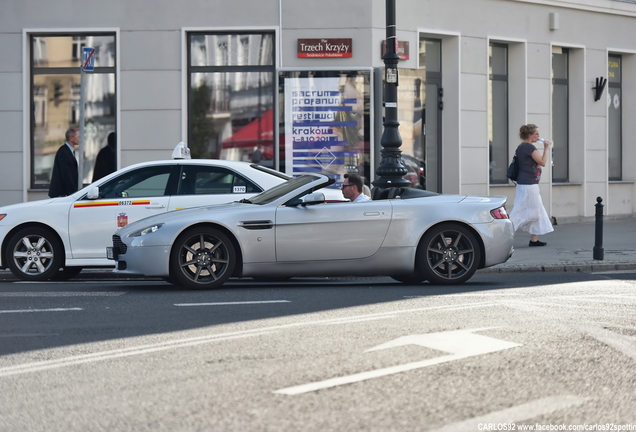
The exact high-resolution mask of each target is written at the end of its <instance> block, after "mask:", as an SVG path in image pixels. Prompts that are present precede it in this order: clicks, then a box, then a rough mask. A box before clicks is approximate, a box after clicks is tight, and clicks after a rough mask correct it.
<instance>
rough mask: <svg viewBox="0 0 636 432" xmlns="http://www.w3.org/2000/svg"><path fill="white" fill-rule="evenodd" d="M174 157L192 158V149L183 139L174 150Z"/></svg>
mask: <svg viewBox="0 0 636 432" xmlns="http://www.w3.org/2000/svg"><path fill="white" fill-rule="evenodd" d="M172 159H192V158H191V157H190V149H189V148H188V145H187V144H186V143H184V142H183V141H181V142H180V143H179V144H177V146H176V147H175V148H174V151H173V152H172Z"/></svg>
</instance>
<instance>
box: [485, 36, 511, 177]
mask: <svg viewBox="0 0 636 432" xmlns="http://www.w3.org/2000/svg"><path fill="white" fill-rule="evenodd" d="M489 52H490V55H489V78H490V79H489V80H488V105H489V106H488V137H489V154H490V167H489V171H490V183H491V184H505V183H508V177H507V176H506V171H507V169H508V164H509V163H510V162H509V159H511V158H512V156H511V157H510V158H509V157H508V46H507V45H504V44H498V43H491V44H490V47H489Z"/></svg>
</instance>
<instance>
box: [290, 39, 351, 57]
mask: <svg viewBox="0 0 636 432" xmlns="http://www.w3.org/2000/svg"><path fill="white" fill-rule="evenodd" d="M352 55H353V50H352V43H351V39H298V57H300V58H334V57H335V58H338V57H351V56H352Z"/></svg>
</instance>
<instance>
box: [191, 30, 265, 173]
mask: <svg viewBox="0 0 636 432" xmlns="http://www.w3.org/2000/svg"><path fill="white" fill-rule="evenodd" d="M274 40H275V39H274V33H266V32H258V33H256V32H237V33H200V32H193V33H189V34H188V89H189V94H188V134H189V136H188V146H189V147H190V150H191V152H192V157H193V158H195V159H196V158H202V159H206V158H212V159H228V160H240V161H249V160H251V156H252V153H253V152H254V151H255V150H256V149H257V148H258V147H259V146H261V147H262V149H263V150H262V152H261V153H262V157H261V159H260V162H259V163H260V164H262V165H265V166H269V167H275V163H274V141H273V140H274V123H273V118H274V116H273V110H274V91H275V75H274V73H275V70H276V68H275V65H274V59H275V53H274Z"/></svg>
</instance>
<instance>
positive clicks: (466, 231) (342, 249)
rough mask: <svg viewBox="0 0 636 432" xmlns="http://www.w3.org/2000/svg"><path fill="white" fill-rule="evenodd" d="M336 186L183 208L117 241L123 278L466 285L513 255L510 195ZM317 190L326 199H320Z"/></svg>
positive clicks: (312, 185)
mask: <svg viewBox="0 0 636 432" xmlns="http://www.w3.org/2000/svg"><path fill="white" fill-rule="evenodd" d="M332 183H333V179H331V178H329V177H327V176H324V175H322V174H310V175H303V176H301V177H297V178H294V179H291V180H289V181H287V182H285V183H281V184H280V185H278V186H275V187H273V188H271V189H269V190H267V191H265V192H262V193H260V194H258V195H255V196H253V197H251V198H249V199H243V200H241V201H240V202H234V203H229V204H219V205H210V206H204V207H196V208H190V209H184V210H176V211H172V212H167V213H164V214H161V215H157V216H152V217H149V218H146V219H142V220H139V221H137V222H134V223H132V224H130V225H128V226H126V227H124V228H122V229H120V230H119V231H117V233H116V234H115V235H114V236H113V247H112V249H109V250H108V254H107V255H109V256H110V257H112V259H114V260H116V262H117V263H116V268H115V270H114V271H115V272H116V273H120V274H130V275H146V276H155V277H162V278H164V279H166V280H168V281H170V282H172V283H174V284H176V285H180V286H182V287H185V288H190V289H213V288H218V287H220V286H221V285H223V283H224V282H226V281H227V280H228V278H230V277H231V276H236V277H247V276H251V277H254V278H263V279H265V278H286V277H294V276H391V277H393V278H394V279H396V280H398V281H400V282H405V283H418V282H422V281H425V280H427V281H429V282H430V283H434V284H460V283H463V282H465V281H467V280H468V279H470V277H471V276H472V275H473V274H474V273H475V271H476V270H477V269H479V268H483V267H489V266H492V265H495V264H499V263H503V262H505V261H506V260H508V258H509V257H510V256H511V255H512V252H513V239H514V231H513V227H512V223H511V221H510V219H508V214H507V213H506V210H505V208H504V204H505V201H506V197H499V196H497V197H494V196H493V197H476V196H464V195H440V194H435V193H432V192H428V191H424V190H421V189H411V188H391V189H386V190H384V191H383V192H382V196H381V197H380V199H376V200H373V201H369V202H360V203H351V202H338V203H327V202H325V196H324V194H323V193H322V192H319V191H318V190H319V189H321V188H324V187H326V186H328V185H330V184H332ZM316 191H318V192H316Z"/></svg>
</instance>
